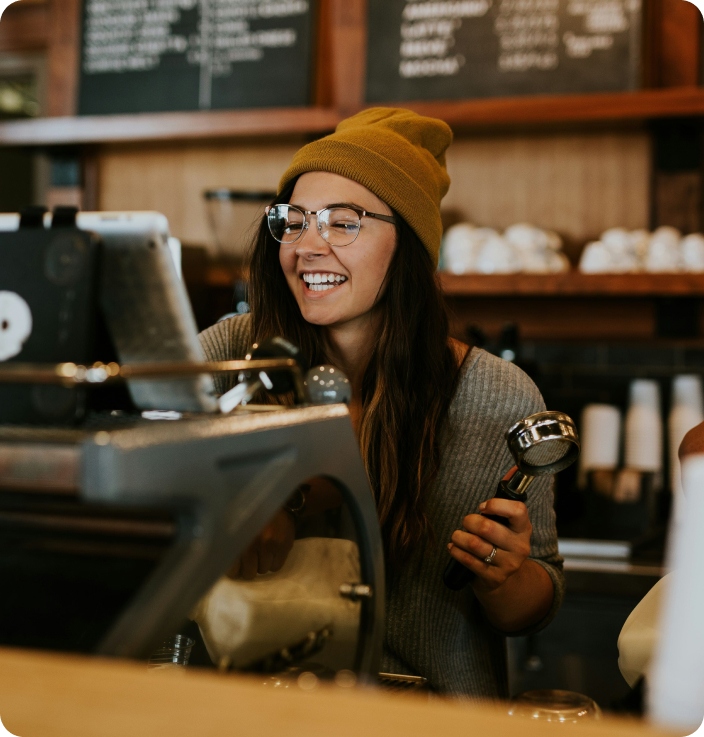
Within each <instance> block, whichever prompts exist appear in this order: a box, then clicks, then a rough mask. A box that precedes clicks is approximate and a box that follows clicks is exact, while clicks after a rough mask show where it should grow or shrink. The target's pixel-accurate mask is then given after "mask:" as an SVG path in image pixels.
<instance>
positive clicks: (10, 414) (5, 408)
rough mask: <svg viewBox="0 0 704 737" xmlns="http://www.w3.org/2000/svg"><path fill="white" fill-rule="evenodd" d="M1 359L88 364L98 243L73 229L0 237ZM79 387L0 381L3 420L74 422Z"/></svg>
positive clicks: (81, 399)
mask: <svg viewBox="0 0 704 737" xmlns="http://www.w3.org/2000/svg"><path fill="white" fill-rule="evenodd" d="M1 245H2V247H1V248H0V273H2V291H0V361H14V362H21V363H62V362H73V363H81V364H85V363H88V362H92V360H94V359H93V351H94V341H95V336H96V325H95V321H96V315H97V309H96V304H97V303H96V300H97V275H98V273H99V272H98V268H99V263H98V262H99V241H98V239H97V238H96V237H95V236H94V235H93V234H91V233H86V232H84V231H82V230H78V229H77V228H75V227H73V226H68V227H58V228H54V229H52V230H44V228H20V230H17V231H15V232H9V233H2V234H1ZM84 401H85V397H84V395H83V393H82V391H79V390H78V389H77V388H67V387H61V386H54V385H42V384H36V385H33V386H30V385H27V384H0V422H48V423H52V422H65V421H70V420H72V419H78V418H79V417H80V415H81V414H82V411H83V405H84Z"/></svg>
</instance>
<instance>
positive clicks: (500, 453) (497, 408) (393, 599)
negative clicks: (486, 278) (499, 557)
mask: <svg viewBox="0 0 704 737" xmlns="http://www.w3.org/2000/svg"><path fill="white" fill-rule="evenodd" d="M544 408H545V405H544V403H543V400H542V397H541V396H540V393H539V392H538V390H537V388H536V387H535V385H534V384H533V382H532V381H531V380H530V379H529V378H528V377H527V376H526V375H525V374H524V373H523V372H522V371H521V370H520V369H518V368H517V367H516V366H514V365H513V364H510V363H507V362H506V361H503V360H502V359H500V358H497V357H495V356H492V355H490V354H488V353H485V352H484V351H480V350H476V349H475V350H473V351H472V352H471V353H470V355H469V356H467V359H466V360H465V363H464V365H463V367H462V369H461V374H460V377H459V381H458V386H457V390H456V393H455V396H454V399H453V402H452V405H451V408H450V412H449V417H448V426H447V428H446V433H445V437H444V438H443V441H442V453H441V461H440V469H439V471H438V475H437V478H436V480H435V483H434V485H433V488H432V489H431V490H429V493H428V498H427V510H428V515H429V518H430V522H431V524H432V527H433V532H434V538H435V540H434V542H433V543H428V544H426V546H425V548H424V549H422V550H418V551H417V552H416V553H415V554H414V555H413V557H412V558H411V560H409V561H408V562H407V563H406V565H404V566H403V568H402V569H400V570H398V571H390V572H389V576H388V596H387V616H386V640H385V650H384V656H383V668H384V670H386V671H387V672H388V671H390V670H391V671H393V670H396V672H398V671H399V670H400V672H402V673H407V674H410V675H422V676H424V677H425V678H427V679H428V682H429V684H430V685H431V686H432V687H433V688H434V689H436V690H438V691H440V692H443V693H449V694H454V695H457V696H460V697H464V698H470V699H475V700H486V699H495V698H497V697H506V696H508V690H507V685H508V684H507V672H506V659H505V636H504V635H503V634H502V633H500V632H497V631H496V630H495V629H493V628H492V627H491V626H490V625H489V623H488V622H487V620H486V618H485V617H484V614H483V610H482V608H481V606H480V605H479V602H478V601H477V599H476V597H475V596H474V593H473V591H472V588H471V586H468V587H467V588H465V589H464V590H463V591H450V590H449V589H447V588H446V587H445V585H444V584H443V582H442V574H443V571H444V569H445V566H446V565H447V562H448V560H449V555H448V552H447V548H446V545H447V543H448V542H449V540H450V538H451V536H452V533H453V532H454V530H456V529H460V528H461V526H462V519H463V518H464V517H465V515H467V514H470V513H473V512H477V510H478V506H479V504H480V503H481V502H483V501H485V500H486V499H489V498H491V497H493V496H494V493H495V491H496V487H497V484H498V482H499V481H500V480H501V478H503V476H504V475H505V474H506V472H507V471H508V470H509V469H510V468H511V467H512V466H513V460H512V458H511V455H510V453H509V451H508V447H507V445H506V441H505V438H504V435H505V433H506V430H508V428H509V427H510V426H511V425H513V424H514V423H515V422H517V421H518V420H520V419H522V418H524V417H526V416H528V415H530V414H533V413H535V412H539V411H541V410H543V409H544ZM528 493H529V500H528V509H529V514H530V518H531V522H532V525H533V534H532V537H531V558H532V559H533V560H535V561H536V562H537V563H538V564H539V565H541V566H542V567H543V568H545V570H546V571H547V572H548V575H549V576H550V578H551V580H552V582H553V589H554V593H553V603H552V607H551V609H550V611H549V613H548V614H547V615H546V616H545V617H544V618H543V620H542V621H540V622H538V623H536V624H535V625H534V626H533V627H531V628H530V630H529V631H535V630H537V629H540V628H541V627H544V626H545V625H546V624H547V623H548V622H549V621H550V619H552V617H553V616H554V615H555V613H556V612H557V610H558V608H559V606H560V602H561V600H562V596H563V593H564V579H563V576H562V559H561V558H560V557H559V555H558V553H557V535H556V531H555V515H554V511H553V494H552V485H551V482H550V480H548V479H546V480H540V481H536V482H534V483H533V484H532V485H531V487H530V489H529V492H528ZM514 634H521V633H514Z"/></svg>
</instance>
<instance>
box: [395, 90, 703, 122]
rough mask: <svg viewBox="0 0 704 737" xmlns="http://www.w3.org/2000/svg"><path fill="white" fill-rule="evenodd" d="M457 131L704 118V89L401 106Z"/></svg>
mask: <svg viewBox="0 0 704 737" xmlns="http://www.w3.org/2000/svg"><path fill="white" fill-rule="evenodd" d="M404 104H405V105H406V106H407V107H409V108H411V109H412V110H415V111H416V112H418V113H422V114H423V115H430V116H432V117H437V118H442V119H443V120H445V121H446V122H447V123H449V124H450V125H451V126H453V127H455V128H458V129H472V128H486V127H488V126H492V127H494V126H515V125H531V124H547V123H595V122H600V121H602V122H610V121H611V122H614V121H639V120H648V119H652V118H666V117H676V116H695V115H704V88H699V87H678V88H670V89H652V90H639V91H637V92H610V93H598V94H589V95H536V96H531V97H510V98H506V97H504V98H488V99H484V100H457V101H448V102H442V101H432V102H411V103H404Z"/></svg>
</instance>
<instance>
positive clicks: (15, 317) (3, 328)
mask: <svg viewBox="0 0 704 737" xmlns="http://www.w3.org/2000/svg"><path fill="white" fill-rule="evenodd" d="M31 334H32V311H31V310H30V309H29V305H28V304H27V303H26V302H25V301H24V300H23V299H22V297H20V295H19V294H15V292H7V291H2V290H0V361H7V359H8V358H12V357H13V356H16V355H17V354H18V353H19V352H20V351H21V350H22V346H23V345H24V342H25V341H26V340H27V338H29V336H30V335H31Z"/></svg>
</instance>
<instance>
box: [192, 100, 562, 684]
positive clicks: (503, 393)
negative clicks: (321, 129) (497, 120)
mask: <svg viewBox="0 0 704 737" xmlns="http://www.w3.org/2000/svg"><path fill="white" fill-rule="evenodd" d="M451 140H452V133H451V131H450V129H449V127H448V126H447V125H446V124H445V123H443V122H442V121H439V120H435V119H432V118H425V117H421V116H419V115H416V114H415V113H412V112H410V111H407V110H395V109H386V108H377V109H372V110H366V111H364V112H362V113H359V114H358V115H356V116H354V117H352V118H350V119H348V120H346V121H344V122H343V123H341V124H340V125H339V126H338V128H337V130H336V132H335V133H334V134H332V135H330V136H327V137H326V138H323V139H321V140H319V141H315V142H313V143H311V144H308V145H307V146H304V147H303V148H302V149H301V150H300V151H299V152H298V153H297V154H296V156H295V157H294V160H293V163H292V164H291V166H290V168H289V169H288V171H287V172H286V173H285V174H284V176H283V178H282V180H281V184H280V187H279V194H278V196H277V198H276V202H275V203H273V206H272V207H270V208H268V214H267V216H266V217H265V218H264V221H263V222H262V224H261V226H260V228H259V232H258V235H257V238H256V242H255V245H254V250H253V255H252V262H251V281H250V288H251V304H252V313H251V316H250V315H246V316H241V317H234V318H231V319H230V320H228V321H224V322H222V323H219V324H218V325H215V326H213V327H212V328H210V329H209V330H206V331H205V332H204V333H203V334H202V336H201V339H202V344H203V347H204V349H205V353H206V355H207V358H208V359H210V360H218V359H230V358H241V357H243V356H244V355H245V353H246V352H247V349H248V348H249V346H250V344H251V343H252V342H255V341H260V340H262V339H264V338H266V337H269V336H273V335H283V336H285V337H286V338H288V339H289V340H290V341H291V342H293V343H295V344H296V345H298V346H299V347H300V348H301V350H302V352H303V354H304V356H305V357H306V358H307V359H308V360H309V361H310V363H311V364H315V363H325V362H326V363H332V364H334V365H336V366H338V367H339V368H340V369H341V370H342V371H344V372H345V373H346V374H347V376H348V377H349V379H350V382H351V385H352V402H351V404H350V415H351V419H352V423H353V425H354V428H355V431H356V433H357V436H358V438H359V444H360V449H361V453H362V458H363V460H364V462H365V465H366V468H367V473H368V475H369V480H370V485H371V488H372V491H373V493H374V495H375V499H376V504H377V509H378V512H379V520H380V523H381V527H382V533H383V538H384V544H385V549H386V555H387V572H388V573H387V576H388V578H387V613H386V616H387V624H386V638H385V644H384V654H383V661H382V670H383V671H385V672H392V673H406V674H412V675H413V674H415V675H422V676H424V677H426V678H427V679H428V682H429V684H430V686H431V687H432V688H433V689H435V690H437V691H439V692H443V693H449V694H455V695H466V696H471V697H474V698H496V697H505V696H506V695H507V678H506V664H505V650H504V636H505V634H506V633H512V634H518V633H525V632H528V631H534V630H536V629H539V628H541V627H542V626H544V625H545V624H546V623H547V622H548V621H549V620H550V619H551V618H552V617H553V616H554V614H555V613H556V611H557V609H558V608H559V604H560V600H561V597H562V592H563V579H562V573H561V563H562V561H561V559H560V558H559V556H558V554H557V538H556V532H555V526H554V513H553V509H552V492H551V485H550V482H549V481H547V480H545V481H542V480H538V481H536V482H535V483H534V485H533V486H532V487H531V492H530V496H529V503H528V507H527V508H526V506H524V505H522V504H519V503H516V502H510V501H506V500H497V499H491V497H493V495H494V492H495V490H496V486H497V483H498V481H499V479H501V478H502V476H503V475H504V474H506V473H507V472H508V471H509V470H510V468H511V466H512V462H511V458H510V455H509V453H508V450H507V448H506V443H505V440H504V433H505V431H506V430H507V429H508V428H509V427H510V426H511V425H512V424H513V423H514V422H515V421H517V420H519V419H521V418H523V417H525V416H527V415H530V414H532V413H534V412H538V411H541V410H543V409H544V404H543V401H542V398H541V397H540V394H539V392H538V390H537V389H536V387H535V386H534V385H533V383H532V382H531V381H530V379H528V377H526V376H525V375H524V374H523V373H522V372H521V371H520V370H519V369H518V368H516V367H515V366H513V365H512V364H509V363H506V362H504V361H502V360H501V359H498V358H495V357H494V356H491V355H489V354H487V353H485V352H483V351H481V350H476V349H474V350H471V351H469V350H468V349H467V346H464V345H462V344H461V343H458V342H456V341H453V340H451V339H449V338H448V321H447V316H446V313H445V308H444V306H443V301H442V296H441V294H440V292H439V288H438V286H437V283H436V280H435V268H436V267H437V261H438V254H439V250H440V240H441V236H442V226H441V222H440V200H441V199H442V197H443V196H444V195H445V193H446V192H447V189H448V187H449V183H450V181H449V177H448V176H447V172H446V169H445V150H446V149H447V147H448V146H449V144H450V142H451ZM222 388H223V389H224V388H225V387H222ZM487 500H488V501H487ZM335 503H339V501H338V500H336V498H335V494H334V493H332V492H331V490H330V489H327V488H325V487H324V486H320V487H318V488H314V489H311V490H309V492H308V494H307V498H306V500H305V505H306V510H307V511H308V512H311V511H316V510H320V509H324V508H326V507H329V506H333V505H334V504H335ZM470 512H471V514H470ZM477 512H486V513H491V514H497V515H501V516H504V517H507V518H508V519H509V520H510V526H509V527H503V526H502V525H499V524H497V523H495V522H492V521H491V520H489V519H486V518H485V517H483V516H481V515H480V514H477ZM458 528H459V529H458ZM292 539H293V522H292V517H291V515H290V514H289V513H288V512H286V511H282V512H281V513H280V514H279V515H277V517H276V519H275V520H273V521H272V523H271V525H270V526H269V527H268V528H267V529H266V530H265V531H264V532H263V533H262V535H260V537H259V539H258V540H257V541H256V543H255V544H254V545H253V546H252V548H251V549H250V550H249V551H248V553H247V554H246V555H245V556H244V557H243V559H242V561H241V562H240V564H239V565H238V567H237V571H238V572H240V573H241V574H242V575H244V576H246V577H252V576H254V575H256V573H257V572H259V573H264V572H266V571H268V570H277V569H278V568H279V567H280V566H281V565H282V564H283V561H284V560H285V557H286V554H287V552H288V550H289V549H290V545H291V544H292ZM450 556H452V557H453V558H455V559H456V560H458V561H460V563H462V564H463V565H465V566H466V567H467V568H469V569H470V570H472V571H473V572H474V573H476V579H475V580H474V582H473V583H472V585H471V586H468V587H467V588H466V589H465V590H464V591H461V592H453V591H450V590H448V589H447V588H446V587H445V586H444V584H443V583H442V573H443V570H444V568H445V566H446V565H447V563H448V561H449V560H450ZM487 561H490V562H487Z"/></svg>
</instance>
